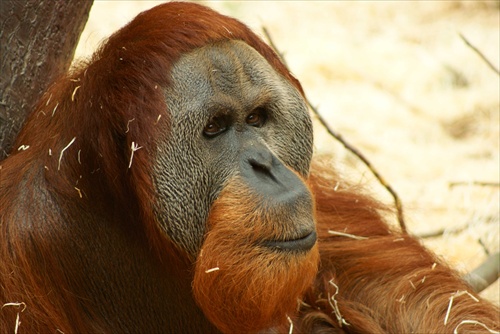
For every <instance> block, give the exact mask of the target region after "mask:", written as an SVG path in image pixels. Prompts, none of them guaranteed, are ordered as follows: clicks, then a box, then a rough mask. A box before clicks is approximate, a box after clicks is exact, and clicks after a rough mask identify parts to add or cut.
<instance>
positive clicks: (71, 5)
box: [0, 0, 93, 160]
mask: <svg viewBox="0 0 500 334" xmlns="http://www.w3.org/2000/svg"><path fill="white" fill-rule="evenodd" d="M92 2H93V1H92V0H0V160H2V159H3V158H5V157H6V156H7V153H8V152H9V151H10V150H11V148H12V147H11V146H12V144H13V141H14V139H15V137H16V136H17V134H18V132H19V130H20V128H21V126H22V124H23V122H24V120H25V118H26V116H27V115H28V113H29V112H30V111H31V110H32V109H33V107H34V104H35V103H36V102H37V100H38V99H39V98H40V97H41V95H42V94H43V92H44V91H45V90H46V89H47V88H48V86H49V85H50V84H51V82H52V81H53V80H54V79H55V78H57V77H58V76H60V75H61V74H63V73H65V72H66V71H67V70H68V68H69V66H70V64H71V61H72V59H73V56H74V53H75V49H76V45H77V44H78V40H79V38H80V33H81V32H82V30H83V28H84V26H85V23H86V22H87V19H88V15H89V12H90V7H91V6H92Z"/></svg>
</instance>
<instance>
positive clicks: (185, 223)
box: [12, 2, 319, 332]
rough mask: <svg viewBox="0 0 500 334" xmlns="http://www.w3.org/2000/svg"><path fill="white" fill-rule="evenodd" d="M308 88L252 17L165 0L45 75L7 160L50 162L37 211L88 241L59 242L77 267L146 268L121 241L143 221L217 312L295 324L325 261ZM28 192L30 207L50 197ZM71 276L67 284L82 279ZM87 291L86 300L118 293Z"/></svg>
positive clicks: (154, 244)
mask: <svg viewBox="0 0 500 334" xmlns="http://www.w3.org/2000/svg"><path fill="white" fill-rule="evenodd" d="M302 94H303V93H302V89H301V87H300V84H299V83H298V81H297V80H296V79H294V78H293V77H292V75H291V74H290V73H289V72H288V70H287V69H286V68H285V67H284V65H283V64H282V63H281V62H280V60H279V59H278V57H277V56H276V54H275V53H274V52H273V51H272V50H271V49H270V48H269V47H268V46H267V45H266V44H265V43H263V42H262V41H261V40H260V39H259V38H258V37H257V36H256V35H255V34H254V33H252V32H251V31H250V30H249V29H248V28H247V27H246V26H245V25H243V24H242V23H240V22H238V21H236V20H234V19H231V18H228V17H225V16H222V15H220V14H218V13H216V12H214V11H212V10H210V9H208V8H205V7H203V6H200V5H196V4H190V3H175V2H173V3H167V4H164V5H160V6H158V7H155V8H153V9H151V10H149V11H146V12H144V13H142V14H140V15H139V16H137V17H136V18H135V19H134V20H133V21H132V22H130V23H129V24H128V25H127V26H125V27H124V28H122V29H121V30H119V31H118V32H116V33H115V34H114V35H112V36H111V37H110V38H109V39H108V40H107V41H106V43H105V44H103V46H102V47H101V48H100V49H99V50H98V51H97V52H96V54H95V55H94V56H93V57H92V58H91V59H90V60H89V61H87V62H84V63H82V64H81V65H80V66H79V67H78V68H76V69H74V70H73V72H72V73H70V75H69V77H68V78H66V79H65V80H61V81H59V82H58V83H56V84H55V85H54V86H53V87H52V88H51V90H50V91H49V92H48V93H47V94H46V97H47V98H46V99H44V100H43V101H42V102H41V104H40V107H39V109H38V113H36V112H35V114H34V115H33V116H32V117H31V118H30V119H29V120H28V122H27V125H26V126H25V130H24V131H23V132H22V133H21V135H20V137H19V138H18V143H22V144H19V145H31V146H30V150H28V151H26V153H27V154H24V153H23V152H20V153H18V154H16V155H13V156H12V160H15V159H20V160H19V161H21V160H23V161H43V162H42V163H43V166H44V169H43V170H42V171H43V173H42V174H43V181H40V184H47V185H48V186H47V192H46V193H47V195H46V198H47V199H49V200H48V204H50V205H53V206H54V207H58V209H57V210H50V212H46V213H44V214H45V218H44V219H45V222H44V223H43V224H42V223H40V225H41V228H40V230H43V231H49V230H50V229H48V228H47V226H49V225H52V227H51V230H52V231H59V230H71V231H72V235H71V239H70V240H69V241H68V243H72V244H76V245H78V247H81V249H80V250H79V252H80V253H77V252H76V250H75V254H73V255H74V258H71V256H72V255H71V254H72V253H71V251H66V252H65V253H64V254H63V255H61V259H62V260H61V263H63V262H65V261H66V262H67V263H69V264H68V266H69V265H73V266H76V264H75V263H81V265H80V266H79V268H75V269H77V271H79V273H78V274H79V276H80V277H87V281H98V280H99V279H101V278H100V277H98V274H96V273H98V272H99V270H100V269H101V268H100V267H99V265H96V263H100V265H102V266H103V267H102V271H103V272H106V270H115V267H116V266H115V265H113V263H125V264H126V265H127V266H130V267H131V269H130V271H136V272H137V273H135V274H134V275H140V272H141V268H139V267H141V266H142V265H143V263H139V262H140V261H136V262H137V263H136V262H134V259H133V257H134V256H135V255H134V254H133V253H130V254H129V255H126V254H124V255H121V254H120V253H119V252H117V251H116V249H120V247H118V246H117V245H123V244H125V245H126V244H127V242H128V243H130V240H133V238H132V237H131V236H134V233H137V238H140V236H141V233H142V234H143V235H144V238H145V239H146V240H147V242H146V246H145V247H143V248H144V249H142V250H141V252H146V253H147V252H149V253H153V254H154V256H157V257H158V258H160V260H158V263H161V264H162V265H163V266H165V267H169V266H170V267H172V268H173V267H175V268H176V269H168V270H167V271H169V273H170V274H172V275H178V276H179V277H185V275H184V274H183V273H185V272H187V273H188V275H187V276H188V277H189V279H190V282H188V286H192V292H191V291H190V292H189V294H190V295H191V296H192V297H193V298H194V299H195V301H196V303H197V304H198V305H199V306H200V307H201V309H202V311H203V313H204V314H205V315H206V317H207V318H208V319H209V320H210V321H211V322H212V323H213V324H215V326H217V327H218V328H219V329H220V330H222V331H224V332H254V331H259V330H262V329H265V328H270V327H272V326H274V325H278V324H282V323H286V322H287V318H286V317H287V315H290V316H292V315H293V314H294V313H295V311H296V309H297V302H298V299H299V298H300V297H301V295H302V294H303V293H304V291H305V290H306V288H307V287H308V286H310V284H311V283H312V281H313V279H314V276H315V274H316V271H317V266H318V257H319V255H318V249H317V245H316V238H317V237H316V230H315V219H314V204H313V203H314V200H313V198H312V195H311V193H310V191H309V189H308V186H307V185H306V179H307V177H308V172H309V164H310V161H311V155H312V125H311V120H310V118H309V116H308V111H307V108H306V105H305V103H304V99H303V95H302ZM47 133H48V134H49V135H47ZM40 138H43V140H40ZM52 151H53V152H58V154H57V156H56V154H54V155H52V154H51V152H52ZM47 152H48V153H49V154H47ZM15 156H19V158H15ZM28 174H29V175H32V174H31V172H30V171H27V174H25V175H28ZM39 175H40V174H38V172H36V173H35V174H33V178H36V177H39ZM26 180H28V181H26ZM75 181H76V183H75ZM21 182H32V181H29V177H28V176H23V181H21ZM37 182H38V181H37ZM37 184H38V183H37ZM75 190H77V191H75ZM39 192H40V191H39ZM52 199H53V200H52ZM48 204H47V203H44V204H43V206H45V207H48ZM28 205H30V206H32V207H30V208H29V209H27V210H26V211H25V212H28V214H27V215H30V214H31V213H36V212H37V210H43V209H36V208H35V207H36V206H37V205H38V202H30V204H28ZM13 215H15V213H14V214H13ZM82 215H83V216H84V217H85V219H83V218H82ZM38 216H40V215H38ZM30 217H31V216H30ZM27 219H28V218H27ZM29 219H33V220H37V219H39V218H37V217H34V218H29ZM37 223H39V222H37ZM100 229H101V230H105V231H107V232H106V233H108V232H109V233H108V234H104V233H102V232H98V231H99V230H100ZM142 231H143V232H142ZM104 235H109V236H110V237H105V236H104ZM111 236H112V237H111ZM51 238H52V239H51V240H56V239H54V238H53V237H52V236H51ZM58 238H59V236H58ZM64 238H66V236H65V237H64ZM120 238H121V239H120ZM43 240H44V241H43V242H46V241H45V240H49V239H47V238H44V239H43ZM57 240H66V239H61V238H59V239H57ZM80 240H81V241H80ZM88 240H94V241H93V243H92V242H90V241H88ZM124 240H125V241H124ZM127 240H128V241H127ZM135 242H136V241H135V240H134V243H135ZM120 243H121V244H120ZM108 244H109V245H108ZM51 247H52V246H51ZM61 247H62V246H61V242H60V241H59V244H58V245H54V246H53V248H54V252H58V251H59V249H61ZM106 247H108V248H106ZM138 247H139V246H138ZM47 248H49V247H47ZM69 248H70V249H72V247H69ZM82 249H85V250H82ZM103 249H108V251H103ZM82 252H84V254H86V255H85V256H82V255H81V254H82ZM85 252H86V253H85ZM93 252H95V254H94V255H89V254H91V253H93ZM98 252H100V253H99V254H98ZM103 252H107V253H108V254H101V253H103ZM112 252H115V256H123V257H127V256H128V258H127V259H125V260H123V261H121V260H120V261H121V262H120V261H118V260H117V259H113V258H112V254H111V253H112ZM103 256H104V257H106V256H109V257H110V258H109V259H104V258H100V257H103ZM56 257H57V256H56ZM97 258H99V260H87V259H97ZM77 261H79V262H77ZM151 261H152V260H151ZM87 262H88V263H87ZM155 263H156V262H155ZM173 263H175V265H172V264H173ZM179 263H181V264H180V265H179ZM183 265H184V267H183ZM151 266H153V264H151V265H150V266H149V267H148V268H147V270H150V271H151ZM87 267H88V268H87ZM108 267H109V268H112V269H109V268H108ZM118 270H121V269H118ZM161 270H164V269H158V272H159V271H161ZM61 271H62V272H73V271H72V270H69V268H66V269H65V268H61ZM181 271H182V272H183V273H180V272H181ZM54 275H55V274H54ZM75 275H76V274H75ZM89 275H91V276H92V278H90V276H89ZM117 276H118V275H117ZM143 279H146V278H143ZM77 280H80V278H77ZM69 281H70V283H68V286H67V287H65V291H72V290H74V289H73V288H72V286H71V284H73V283H72V281H71V280H69ZM172 281H173V278H172V277H169V278H168V279H166V280H165V282H167V283H168V282H172ZM167 283H159V282H158V279H157V280H156V281H155V282H152V283H151V286H156V287H158V285H159V284H165V285H168V284H167ZM41 285H42V284H41ZM82 286H83V288H82ZM117 286H120V283H119V282H117ZM41 289H43V288H41ZM78 289H79V291H80V292H79V294H80V295H81V294H83V293H87V292H88V293H89V295H91V297H89V298H90V299H93V298H97V297H96V296H99V295H105V294H104V292H103V291H107V292H106V293H109V295H110V296H111V295H116V292H115V291H111V289H110V288H107V287H106V288H105V287H100V288H99V289H100V290H99V289H97V288H96V287H94V286H87V285H86V284H82V285H79V286H78ZM90 289H96V291H95V292H96V293H90V292H91V291H90ZM106 289H108V290H106ZM169 289H170V290H169ZM175 289H176V288H175V286H174V285H173V284H172V287H169V286H167V287H165V288H164V290H162V291H170V292H167V295H166V296H164V298H163V299H165V300H166V301H163V300H162V298H159V300H160V301H159V303H160V302H161V303H163V302H165V303H167V304H168V299H169V298H170V297H172V296H174V295H175V294H177V293H179V292H182V291H176V290H175ZM157 290H158V291H159V290H161V289H159V288H158V289H157ZM82 291H84V292H82ZM126 293H128V292H124V296H125V295H126ZM75 294H76V293H75ZM117 298H118V297H117ZM120 298H121V297H120ZM128 298H132V297H128ZM115 302H116V303H117V305H120V303H119V302H118V301H115ZM94 304H97V302H96V303H94ZM99 305H102V304H99ZM121 305H122V306H124V305H125V304H124V303H122V304H121ZM128 306H130V305H128ZM130 307H133V306H130ZM89 309H90V307H89ZM156 309H158V307H157V308H156ZM156 311H157V310H156ZM89 312H93V311H89ZM131 312H134V311H131ZM169 316H171V317H173V318H175V315H165V317H166V318H168V317H169ZM179 316H180V315H179ZM183 316H185V315H183Z"/></svg>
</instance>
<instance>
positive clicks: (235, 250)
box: [193, 180, 318, 333]
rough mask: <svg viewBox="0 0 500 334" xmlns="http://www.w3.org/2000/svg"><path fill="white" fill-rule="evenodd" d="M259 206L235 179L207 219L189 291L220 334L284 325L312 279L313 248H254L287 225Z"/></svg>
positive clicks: (260, 200)
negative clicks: (295, 250)
mask: <svg viewBox="0 0 500 334" xmlns="http://www.w3.org/2000/svg"><path fill="white" fill-rule="evenodd" d="M261 205H262V199H258V198H255V195H253V194H251V193H250V192H249V190H248V189H247V188H246V187H245V185H243V184H242V183H240V182H238V180H235V181H232V182H231V183H230V184H229V185H228V186H227V187H226V188H225V189H224V192H223V193H222V194H221V196H220V197H219V199H218V200H217V201H216V202H215V204H214V206H213V209H212V211H211V214H210V217H209V232H208V234H207V236H206V240H205V242H204V244H203V248H202V252H201V253H200V255H199V256H198V260H197V263H196V270H195V277H194V284H193V290H194V295H195V298H196V300H197V302H198V304H199V305H200V306H201V308H202V309H203V311H204V313H205V315H206V316H207V317H208V318H209V319H210V321H212V322H213V323H214V324H215V325H216V326H217V327H218V328H219V329H220V330H222V331H223V332H224V333H252V332H257V331H258V330H262V329H265V328H269V327H272V326H276V325H279V324H282V323H287V322H288V320H287V315H288V316H293V314H294V313H295V312H296V310H297V305H298V299H299V298H300V297H301V295H302V294H303V293H304V291H305V290H306V289H307V288H308V287H309V286H310V284H311V282H312V281H313V279H314V276H315V275H316V271H317V263H318V250H317V246H314V248H313V249H312V250H310V251H308V252H307V253H287V252H276V251H271V250H269V249H266V248H265V247H263V246H258V245H257V242H259V241H262V240H265V239H269V238H270V237H272V236H275V237H278V236H279V234H280V229H282V228H283V227H286V224H287V221H280V217H279V216H274V217H273V216H270V215H269V214H268V213H267V212H266V211H264V210H262V209H260V208H259V206H261ZM214 268H216V269H214Z"/></svg>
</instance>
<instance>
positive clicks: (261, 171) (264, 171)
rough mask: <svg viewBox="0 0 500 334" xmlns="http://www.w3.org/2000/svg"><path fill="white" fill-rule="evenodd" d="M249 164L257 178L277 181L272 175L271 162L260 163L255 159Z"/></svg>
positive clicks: (250, 159)
mask: <svg viewBox="0 0 500 334" xmlns="http://www.w3.org/2000/svg"><path fill="white" fill-rule="evenodd" d="M248 163H249V164H250V166H252V169H253V171H254V172H255V174H256V175H257V176H259V175H260V176H261V177H263V178H264V179H271V180H274V181H277V180H276V178H275V177H274V175H273V173H272V166H271V162H269V163H266V162H264V161H260V160H257V159H254V158H249V159H248Z"/></svg>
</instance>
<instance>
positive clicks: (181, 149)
mask: <svg viewBox="0 0 500 334" xmlns="http://www.w3.org/2000/svg"><path fill="white" fill-rule="evenodd" d="M171 81H172V85H171V86H170V87H169V88H168V89H167V90H166V91H165V99H166V104H167V107H168V109H169V112H170V113H171V129H170V130H169V132H168V134H166V135H165V137H164V138H161V139H160V142H159V144H158V153H157V158H156V163H155V166H154V171H153V173H154V175H153V178H154V180H155V183H156V189H157V192H158V202H157V204H156V211H157V213H156V214H157V218H158V220H159V224H160V225H161V226H162V227H163V228H164V229H165V231H166V233H167V234H168V235H169V237H170V238H171V239H172V240H173V241H174V242H175V243H176V244H177V245H178V246H179V247H180V248H181V249H183V250H184V251H186V252H187V253H188V254H189V255H191V256H192V258H195V257H196V255H197V253H198V252H199V250H200V247H201V244H202V241H203V236H204V233H205V232H206V226H205V225H206V220H207V217H208V214H209V211H210V207H211V204H212V203H213V201H214V200H215V199H216V198H217V196H218V195H219V193H220V191H221V190H222V189H223V188H224V186H225V185H226V184H227V183H228V182H229V180H230V179H231V178H232V177H234V176H238V175H241V173H242V169H244V168H245V166H246V165H248V163H247V164H245V163H244V162H242V161H249V159H250V160H252V159H253V160H260V161H261V162H258V163H257V164H261V165H263V166H264V167H263V168H264V169H266V168H267V167H265V165H267V164H268V163H270V164H279V165H285V166H286V167H288V168H290V169H292V170H294V171H296V172H297V173H298V174H300V175H302V176H304V177H305V176H307V174H308V170H309V163H310V160H311V156H312V141H313V138H312V124H311V120H310V118H309V115H308V112H307V108H306V105H305V103H304V100H303V98H302V96H301V95H300V93H299V92H298V91H297V89H296V88H295V87H293V86H292V85H291V84H290V83H289V82H288V81H287V80H286V79H284V78H283V77H282V76H281V75H280V74H278V73H277V72H276V71H275V70H274V69H273V68H272V67H271V66H270V65H269V64H268V63H267V61H266V60H265V59H264V58H263V57H262V56H261V55H260V54H259V53H258V52H257V51H255V50H254V49H253V48H251V47H250V46H248V45H247V44H245V43H244V42H241V41H234V40H233V41H224V42H220V43H216V44H211V45H207V46H204V47H202V48H200V49H197V50H195V51H193V52H191V53H188V54H185V55H183V56H182V57H181V58H180V59H179V60H178V61H177V62H176V63H175V64H174V66H173V69H172V73H171ZM256 120H257V121H256ZM249 156H254V157H256V158H255V159H254V158H248V157H249ZM253 160H252V161H253ZM254 168H262V166H260V167H259V166H257V167H255V166H254ZM290 173H291V172H290ZM291 174H293V173H291ZM287 178H290V176H289V175H288V176H287V177H285V180H286V179H287ZM292 178H293V176H292ZM267 194H268V195H269V196H271V195H272V194H270V193H269V192H267Z"/></svg>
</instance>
